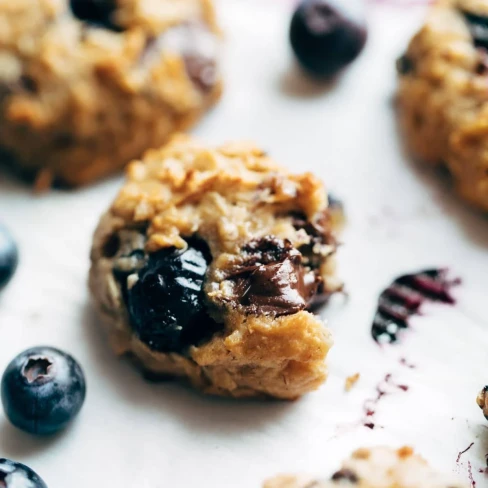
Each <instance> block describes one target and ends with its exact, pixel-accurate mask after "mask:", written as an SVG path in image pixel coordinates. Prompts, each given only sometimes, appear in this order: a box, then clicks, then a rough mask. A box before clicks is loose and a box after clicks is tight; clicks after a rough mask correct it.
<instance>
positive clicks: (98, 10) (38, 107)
mask: <svg viewBox="0 0 488 488" xmlns="http://www.w3.org/2000/svg"><path fill="white" fill-rule="evenodd" d="M0 24H1V25H2V29H1V33H0V147H1V148H2V150H3V151H4V152H5V153H7V155H8V160H9V164H10V165H11V166H13V168H14V169H17V170H19V172H21V173H23V174H25V175H26V176H30V177H34V178H36V177H38V178H39V184H38V186H39V187H45V186H48V185H49V184H50V182H51V181H57V182H59V183H62V184H67V185H82V184H85V183H89V182H91V181H94V180H96V179H98V178H101V177H103V176H106V175H108V174H110V173H113V172H114V171H117V170H120V168H122V167H123V166H124V165H125V164H126V163H127V162H128V161H130V160H131V159H133V158H137V157H140V156H141V155H142V153H143V152H144V151H145V150H146V149H148V148H150V147H159V146H160V145H161V144H163V143H164V142H165V141H166V140H167V139H168V137H169V136H170V135H171V134H172V133H174V132H176V131H181V130H184V129H186V128H188V127H189V126H191V125H192V124H193V123H194V122H195V121H197V120H198V119H199V118H200V116H201V115H202V114H203V112H204V111H205V110H207V108H208V107H209V106H210V105H212V104H213V103H214V102H215V101H216V100H217V99H218V97H219V95H220V93H221V81H220V75H219V69H218V62H217V56H218V46H219V37H218V36H219V32H218V29H217V26H216V23H215V17H214V11H213V6H212V0H15V1H14V2H12V1H9V0H0ZM1 160H2V161H5V160H6V158H5V157H2V158H1Z"/></svg>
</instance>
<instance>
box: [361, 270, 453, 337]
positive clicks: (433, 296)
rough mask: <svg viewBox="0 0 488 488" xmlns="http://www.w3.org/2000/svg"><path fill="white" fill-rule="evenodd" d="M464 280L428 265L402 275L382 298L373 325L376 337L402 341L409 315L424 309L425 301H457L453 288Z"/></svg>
mask: <svg viewBox="0 0 488 488" xmlns="http://www.w3.org/2000/svg"><path fill="white" fill-rule="evenodd" d="M460 283H461V280H460V279H459V278H454V279H451V278H449V277H448V271H447V269H427V270H423V271H419V272H418V273H413V274H407V275H402V276H400V277H399V278H397V279H396V280H394V281H393V282H392V283H391V284H390V285H389V286H388V287H387V288H386V289H385V290H383V292H382V293H381V295H380V297H379V299H378V307H377V309H376V314H375V316H374V319H373V325H372V327H371V335H372V336H373V339H374V340H375V341H376V342H378V343H380V344H385V343H393V342H398V340H399V335H400V334H399V333H400V332H401V331H403V330H405V329H407V328H408V327H409V319H410V317H412V316H413V315H418V314H419V313H420V308H421V306H422V305H423V304H424V303H425V302H438V303H444V304H446V305H454V304H455V303H456V300H455V299H454V297H453V296H452V294H451V289H452V288H453V287H455V286H457V285H459V284H460Z"/></svg>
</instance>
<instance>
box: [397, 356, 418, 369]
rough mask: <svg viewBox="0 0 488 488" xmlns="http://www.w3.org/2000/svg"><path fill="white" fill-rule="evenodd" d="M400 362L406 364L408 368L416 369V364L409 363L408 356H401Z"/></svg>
mask: <svg viewBox="0 0 488 488" xmlns="http://www.w3.org/2000/svg"><path fill="white" fill-rule="evenodd" d="M400 364H401V365H402V366H405V367H406V368H409V369H415V368H416V366H415V364H412V363H409V362H408V360H407V358H400Z"/></svg>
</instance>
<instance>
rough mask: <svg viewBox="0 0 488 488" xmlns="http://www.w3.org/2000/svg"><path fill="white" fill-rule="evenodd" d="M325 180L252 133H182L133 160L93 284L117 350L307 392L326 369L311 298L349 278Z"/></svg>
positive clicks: (221, 379)
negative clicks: (208, 136)
mask: <svg viewBox="0 0 488 488" xmlns="http://www.w3.org/2000/svg"><path fill="white" fill-rule="evenodd" d="M335 250H336V241H335V238H334V234H333V229H332V221H331V218H330V215H329V210H328V202H327V195H326V192H325V189H324V186H323V185H322V183H321V182H320V181H318V180H317V179H316V178H315V177H314V176H313V175H311V174H302V175H292V174H290V173H288V172H287V171H286V170H285V169H284V168H282V167H280V166H278V165H277V164H276V163H274V162H273V161H272V160H271V159H270V158H269V157H267V156H266V155H265V154H264V153H263V152H262V151H261V150H259V149H257V148H255V147H253V146H251V145H247V144H228V145H226V146H223V147H220V148H217V149H208V148H205V147H203V146H201V145H199V144H197V143H195V142H193V141H192V140H190V139H189V138H187V137H185V136H177V137H175V138H173V140H172V141H171V142H170V144H169V145H168V146H166V147H165V148H163V149H160V150H152V151H149V152H148V153H147V155H146V156H145V158H144V160H143V161H136V162H133V163H131V164H130V166H129V167H128V169H127V182H126V183H125V185H124V187H123V188H122V190H121V192H120V193H119V195H118V197H117V198H116V200H115V202H114V203H113V205H112V206H111V208H110V209H109V211H108V212H107V213H106V214H105V215H104V216H103V217H102V219H101V221H100V224H99V226H98V229H97V230H96V233H95V237H94V243H93V248H92V253H91V259H92V267H91V272H90V287H91V291H92V294H93V296H94V299H95V301H96V303H97V306H98V308H99V310H100V312H101V315H102V318H103V321H104V322H105V324H106V325H107V328H108V330H109V333H110V337H111V342H112V345H113V347H114V349H115V350H116V352H117V353H120V354H123V353H130V354H132V355H133V356H135V357H136V358H137V360H138V362H139V363H140V364H141V365H142V367H143V369H144V370H146V371H147V372H150V373H152V374H155V375H161V376H165V375H168V376H176V377H186V378H187V379H188V380H189V381H190V382H191V383H192V384H193V385H194V386H195V387H197V388H199V389H201V390H203V391H204V392H206V393H213V394H221V395H230V396H234V397H250V396H273V397H278V398H284V399H293V398H297V397H299V396H300V395H302V394H304V393H306V392H308V391H310V390H313V389H315V388H317V387H318V386H319V385H320V384H321V383H322V382H323V381H324V380H325V378H326V365H325V357H326V355H327V352H328V350H329V348H330V347H331V345H332V340H331V337H330V333H329V332H328V330H327V329H326V328H325V326H324V324H323V322H322V321H321V319H320V318H319V317H317V316H315V315H313V314H312V313H311V312H310V311H309V309H310V308H311V307H313V306H315V305H317V304H319V303H320V302H321V301H323V300H325V299H326V298H327V297H328V296H329V295H330V294H331V293H333V292H334V291H337V290H339V289H340V288H341V285H340V283H339V282H338V281H337V279H336V278H335V277H334V261H333V258H334V254H335Z"/></svg>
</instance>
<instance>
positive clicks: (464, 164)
mask: <svg viewBox="0 0 488 488" xmlns="http://www.w3.org/2000/svg"><path fill="white" fill-rule="evenodd" d="M463 12H468V13H473V14H477V15H488V7H487V4H486V2H484V1H481V0H441V1H438V2H437V3H436V5H435V6H434V7H433V8H432V11H431V12H430V14H429V17H428V19H427V21H426V23H425V25H424V26H423V28H422V29H421V30H420V32H419V33H418V34H416V35H415V37H414V38H413V39H412V41H411V43H410V45H409V47H408V50H407V52H406V54H405V56H404V57H403V59H402V60H401V62H400V64H401V65H400V71H401V72H400V77H399V90H398V113H399V119H400V124H401V127H402V130H403V133H404V135H405V139H406V142H407V144H408V146H409V149H410V150H411V151H412V152H413V153H414V155H415V156H417V157H418V158H419V159H421V160H423V161H426V162H431V163H434V164H445V165H446V166H447V168H448V169H449V171H450V172H451V173H452V175H453V178H454V181H455V183H456V186H457V188H458V191H459V193H460V194H461V195H462V196H463V197H464V198H465V199H467V200H468V201H470V202H471V203H473V204H475V205H476V206H478V207H480V208H481V209H483V210H488V137H487V136H488V89H487V73H488V57H487V54H486V51H485V50H483V49H478V48H477V47H476V46H475V44H474V42H473V39H472V36H471V34H470V31H469V28H468V23H467V21H466V18H465V15H464V13H463Z"/></svg>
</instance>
